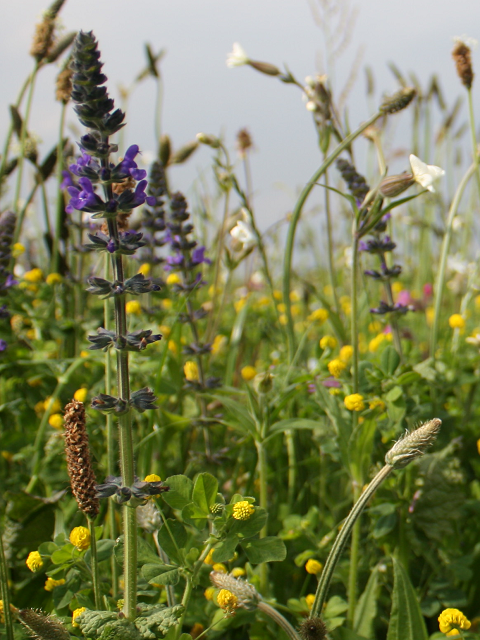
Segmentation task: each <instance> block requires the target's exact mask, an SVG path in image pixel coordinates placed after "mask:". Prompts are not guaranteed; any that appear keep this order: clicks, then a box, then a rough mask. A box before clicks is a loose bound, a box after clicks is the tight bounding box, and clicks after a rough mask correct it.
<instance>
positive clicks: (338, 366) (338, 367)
mask: <svg viewBox="0 0 480 640" xmlns="http://www.w3.org/2000/svg"><path fill="white" fill-rule="evenodd" d="M327 366H328V370H329V372H330V375H331V376H333V377H334V378H339V377H340V376H341V375H342V373H343V372H344V371H345V369H346V368H347V365H346V364H345V362H343V361H342V360H339V359H338V358H335V360H331V361H330V362H329V363H328V365H327Z"/></svg>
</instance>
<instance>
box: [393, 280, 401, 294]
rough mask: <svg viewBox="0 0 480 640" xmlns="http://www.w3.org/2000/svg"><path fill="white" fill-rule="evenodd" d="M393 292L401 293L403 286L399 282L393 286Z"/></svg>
mask: <svg viewBox="0 0 480 640" xmlns="http://www.w3.org/2000/svg"><path fill="white" fill-rule="evenodd" d="M392 291H393V293H400V291H403V284H402V283H401V282H398V280H397V281H396V282H394V283H393V284H392Z"/></svg>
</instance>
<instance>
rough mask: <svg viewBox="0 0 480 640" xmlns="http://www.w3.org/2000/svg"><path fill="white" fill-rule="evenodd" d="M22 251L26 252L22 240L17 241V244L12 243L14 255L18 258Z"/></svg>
mask: <svg viewBox="0 0 480 640" xmlns="http://www.w3.org/2000/svg"><path fill="white" fill-rule="evenodd" d="M22 253H25V247H24V246H23V244H22V243H21V242H15V244H13V245H12V256H13V257H14V258H18V256H21V255H22Z"/></svg>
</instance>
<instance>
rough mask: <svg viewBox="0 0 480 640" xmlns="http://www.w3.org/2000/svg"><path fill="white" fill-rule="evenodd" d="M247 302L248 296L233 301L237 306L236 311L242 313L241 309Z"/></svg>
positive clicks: (235, 306)
mask: <svg viewBox="0 0 480 640" xmlns="http://www.w3.org/2000/svg"><path fill="white" fill-rule="evenodd" d="M246 303H247V299H246V298H240V300H237V301H236V302H234V303H233V306H234V308H235V311H236V312H237V313H240V311H241V310H242V309H243V307H244V306H245V305H246Z"/></svg>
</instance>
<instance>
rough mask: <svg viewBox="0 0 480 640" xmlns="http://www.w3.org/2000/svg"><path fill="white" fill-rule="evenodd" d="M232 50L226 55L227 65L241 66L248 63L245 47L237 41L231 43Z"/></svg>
mask: <svg viewBox="0 0 480 640" xmlns="http://www.w3.org/2000/svg"><path fill="white" fill-rule="evenodd" d="M232 48H233V51H232V53H229V54H228V56H227V67H241V66H242V65H244V64H248V56H247V54H246V53H245V49H244V48H243V47H242V46H241V45H240V44H239V43H238V42H234V43H233V47H232Z"/></svg>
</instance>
